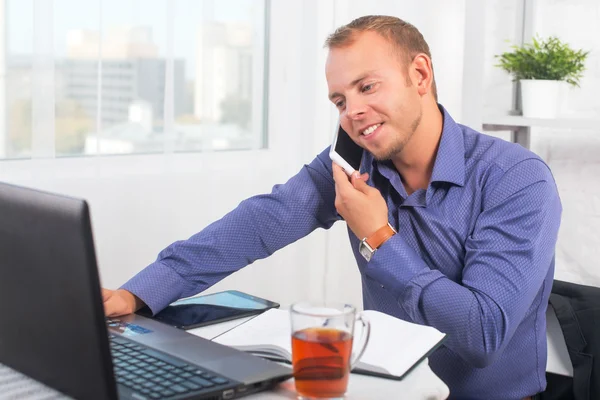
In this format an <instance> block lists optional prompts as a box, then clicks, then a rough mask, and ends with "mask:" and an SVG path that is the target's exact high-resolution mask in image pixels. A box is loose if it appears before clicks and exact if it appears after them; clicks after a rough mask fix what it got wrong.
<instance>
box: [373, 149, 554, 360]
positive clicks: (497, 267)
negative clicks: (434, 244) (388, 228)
mask: <svg viewBox="0 0 600 400" xmlns="http://www.w3.org/2000/svg"><path fill="white" fill-rule="evenodd" d="M492 186H493V187H491V188H490V189H489V191H488V192H487V193H486V196H485V200H484V204H483V210H482V212H481V214H480V215H479V216H478V219H477V221H476V224H475V228H474V230H473V231H472V233H471V235H470V236H469V237H468V238H467V239H466V242H465V258H464V269H463V274H462V281H460V282H455V281H452V280H451V279H449V278H447V277H446V276H445V275H443V274H442V273H441V272H440V271H438V270H436V269H432V268H430V267H429V266H428V265H427V264H426V263H425V262H424V261H423V260H422V259H421V258H420V257H419V256H418V254H417V253H416V252H415V251H414V250H413V249H412V248H411V247H410V246H409V245H408V244H407V243H406V242H405V241H404V239H403V238H402V237H401V236H400V235H394V236H393V237H392V238H391V239H390V240H388V241H387V242H385V243H384V244H383V245H382V246H381V248H380V249H379V250H378V251H377V252H376V253H375V254H374V256H373V258H372V259H371V262H369V263H368V264H367V268H366V273H367V275H369V276H370V277H372V278H373V279H375V280H377V281H378V282H379V283H381V284H382V285H384V286H385V287H386V288H387V289H388V290H391V291H392V293H393V294H394V297H395V298H396V299H398V302H399V304H400V305H401V307H403V309H404V310H405V311H406V313H407V314H408V315H409V317H410V318H411V319H412V320H413V322H416V323H419V324H425V325H430V326H433V327H435V328H437V329H439V330H440V331H442V332H445V333H447V335H448V338H447V341H446V343H445V344H446V346H447V347H448V348H450V349H451V350H452V351H454V352H455V353H457V354H459V355H460V356H461V357H462V358H463V359H464V360H466V361H467V362H469V363H470V364H472V365H474V366H476V367H485V366H487V365H489V364H490V363H492V362H493V361H494V359H495V358H496V357H497V356H498V355H499V354H500V353H501V351H502V349H503V347H504V345H505V344H506V343H508V342H509V341H510V339H511V337H512V335H513V333H514V331H515V329H516V328H517V326H518V325H519V324H520V323H521V321H522V320H523V318H524V316H525V314H526V312H527V310H528V309H529V308H530V307H531V304H532V302H533V300H534V298H535V297H536V295H537V293H538V292H539V290H540V288H541V287H542V283H543V281H544V279H545V277H546V275H547V274H548V270H549V268H550V265H551V263H552V260H553V257H554V251H555V245H556V240H557V235H558V228H559V224H560V216H561V212H562V207H561V204H560V199H559V196H558V192H557V188H556V185H555V183H554V179H553V177H552V174H551V172H550V170H549V169H548V167H547V166H546V165H545V164H544V163H543V162H542V161H540V160H538V159H528V160H525V161H521V162H520V163H518V164H516V165H515V166H513V167H512V168H510V169H509V170H508V171H506V172H505V173H504V174H503V175H502V176H501V177H500V178H498V179H497V180H496V184H495V185H492ZM400 229H402V227H400Z"/></svg>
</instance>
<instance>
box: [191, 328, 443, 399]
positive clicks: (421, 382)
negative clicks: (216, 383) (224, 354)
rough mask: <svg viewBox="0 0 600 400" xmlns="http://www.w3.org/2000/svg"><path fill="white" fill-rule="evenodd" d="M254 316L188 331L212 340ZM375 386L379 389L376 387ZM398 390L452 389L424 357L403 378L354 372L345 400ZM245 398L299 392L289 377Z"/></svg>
mask: <svg viewBox="0 0 600 400" xmlns="http://www.w3.org/2000/svg"><path fill="white" fill-rule="evenodd" d="M252 318H254V317H247V318H240V319H237V320H234V321H227V322H223V323H220V324H215V325H210V326H206V327H202V328H196V329H191V330H189V331H188V332H189V333H191V334H194V335H197V336H201V337H203V338H205V339H209V340H212V339H214V338H215V337H217V336H218V335H220V334H221V333H224V332H227V331H228V330H230V329H233V328H235V327H236V326H238V325H240V324H243V323H244V322H246V321H248V320H249V319H252ZM375 388H376V390H374V389H375ZM398 393H402V398H404V399H415V400H418V399H428V400H436V399H446V398H447V397H448V396H449V394H450V391H449V389H448V386H446V384H445V383H444V382H443V381H442V380H441V379H440V378H438V377H437V375H435V374H434V373H433V371H432V370H431V368H429V364H428V360H424V361H423V362H421V363H420V364H419V365H418V366H417V367H416V368H415V369H414V370H413V371H412V372H411V373H410V374H408V376H407V377H405V378H404V379H403V380H401V381H395V380H391V379H383V378H377V377H372V376H366V375H359V374H351V375H350V380H349V383H348V393H347V394H346V400H358V399H361V400H364V399H395V398H398ZM244 398H245V399H252V400H254V399H256V400H258V399H261V400H277V399H282V400H283V399H296V398H297V394H296V390H295V388H294V380H293V379H290V380H288V381H286V382H283V383H282V384H280V385H279V386H277V388H275V389H274V390H272V391H270V392H262V393H257V394H254V395H251V396H247V397H244Z"/></svg>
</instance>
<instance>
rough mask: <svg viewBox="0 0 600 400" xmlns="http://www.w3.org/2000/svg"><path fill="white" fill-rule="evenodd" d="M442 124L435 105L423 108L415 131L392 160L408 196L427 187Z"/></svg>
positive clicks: (440, 113) (439, 113)
mask: <svg viewBox="0 0 600 400" xmlns="http://www.w3.org/2000/svg"><path fill="white" fill-rule="evenodd" d="M443 123H444V117H443V114H442V112H441V111H440V109H439V108H438V106H437V104H435V103H434V104H433V106H428V107H424V108H423V116H422V118H421V123H420V124H419V126H418V127H417V130H416V131H415V133H414V134H413V135H412V137H411V138H410V140H409V142H408V143H406V145H405V147H404V149H402V151H401V152H400V154H398V155H397V156H396V157H395V158H394V159H392V162H393V164H394V166H395V167H396V170H397V171H398V172H399V173H400V176H401V177H402V182H403V183H404V187H405V189H406V192H407V193H408V194H409V195H410V194H411V193H413V192H414V191H416V190H418V189H427V187H428V186H429V182H430V180H431V174H432V173H433V166H434V164H435V157H436V155H437V150H438V147H439V144H440V139H441V137H442V128H443Z"/></svg>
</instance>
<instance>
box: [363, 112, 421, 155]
mask: <svg viewBox="0 0 600 400" xmlns="http://www.w3.org/2000/svg"><path fill="white" fill-rule="evenodd" d="M422 117H423V109H420V110H419V115H417V117H416V118H415V119H414V120H413V122H412V124H410V129H409V131H408V134H407V135H405V136H403V137H398V136H396V137H395V138H394V142H393V143H392V145H391V146H390V147H389V148H387V149H384V150H382V152H381V153H379V154H375V153H373V156H374V157H375V159H376V160H377V161H389V160H391V159H393V158H394V157H395V156H397V155H399V154H400V153H401V152H402V150H404V146H406V144H407V143H408V142H409V141H410V139H411V138H412V136H413V135H414V134H415V131H416V130H417V128H418V127H419V124H420V123H421V118H422Z"/></svg>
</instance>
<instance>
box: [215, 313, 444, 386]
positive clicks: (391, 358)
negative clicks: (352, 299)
mask: <svg viewBox="0 0 600 400" xmlns="http://www.w3.org/2000/svg"><path fill="white" fill-rule="evenodd" d="M364 314H365V316H366V318H368V319H369V321H370V322H371V338H370V339H369V344H368V345H367V349H366V350H365V353H364V354H363V356H362V357H361V359H360V361H359V363H358V364H357V366H356V368H355V369H354V370H353V372H356V373H362V374H367V375H375V376H380V377H384V378H389V379H398V380H400V379H402V378H404V376H406V374H407V373H409V372H410V371H411V370H412V369H413V368H414V367H415V366H416V365H417V364H419V362H420V361H422V360H423V359H425V358H426V357H427V356H428V355H429V354H431V352H433V350H435V349H436V348H437V347H438V346H439V345H440V344H441V343H442V342H443V340H444V339H445V337H446V335H445V334H444V333H441V332H440V331H438V330H437V329H435V328H432V327H429V326H423V325H417V324H413V323H411V322H406V321H403V320H401V319H398V318H394V317H391V316H389V315H387V314H384V313H381V312H378V311H372V310H369V311H364ZM213 341H215V342H217V343H221V344H224V345H227V346H231V347H235V348H237V349H240V350H243V351H246V352H248V353H252V354H254V355H257V356H260V357H265V358H270V359H274V360H279V361H285V362H290V361H291V359H292V350H291V347H292V343H291V327H290V315H289V312H288V311H284V310H278V309H271V310H268V311H266V312H264V313H262V314H260V315H258V316H256V317H255V318H253V319H251V320H249V321H247V322H245V323H243V324H241V325H238V326H237V327H235V328H233V329H232V330H230V331H227V332H225V333H223V334H222V335H220V336H217V337H216V338H214V339H213ZM356 341H357V342H360V330H359V329H357V332H356Z"/></svg>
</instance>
